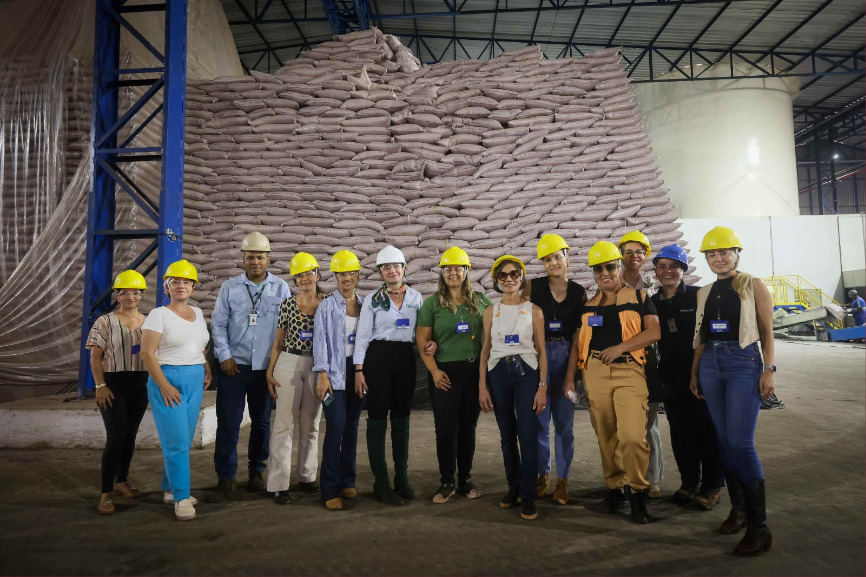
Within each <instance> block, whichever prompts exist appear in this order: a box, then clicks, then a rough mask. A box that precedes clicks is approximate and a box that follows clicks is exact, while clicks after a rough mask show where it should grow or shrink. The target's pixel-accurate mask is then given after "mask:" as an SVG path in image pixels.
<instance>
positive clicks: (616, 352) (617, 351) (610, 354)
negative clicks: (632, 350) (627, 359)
mask: <svg viewBox="0 0 866 577" xmlns="http://www.w3.org/2000/svg"><path fill="white" fill-rule="evenodd" d="M623 352H624V351H623V349H622V344H619V345H614V346H612V347H607V348H606V349H604V350H603V351H601V352H600V353H598V360H600V361H601V362H603V363H604V364H606V365H610V364H611V363H612V362H613V361H614V359H617V358H619V357H621V356H622V354H623Z"/></svg>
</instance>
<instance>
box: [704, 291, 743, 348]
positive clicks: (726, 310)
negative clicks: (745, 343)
mask: <svg viewBox="0 0 866 577" xmlns="http://www.w3.org/2000/svg"><path fill="white" fill-rule="evenodd" d="M733 282H734V277H728V278H723V279H721V280H717V281H716V282H715V283H713V288H711V289H710V294H709V295H708V296H707V302H706V304H705V305H704V322H703V324H702V325H701V342H702V343H706V342H708V341H739V340H740V295H738V294H737V292H736V291H735V290H734V288H733V287H732V286H731V284H732V283H733ZM718 321H727V323H728V326H727V330H726V331H713V330H711V329H712V325H713V323H714V322H716V323H718Z"/></svg>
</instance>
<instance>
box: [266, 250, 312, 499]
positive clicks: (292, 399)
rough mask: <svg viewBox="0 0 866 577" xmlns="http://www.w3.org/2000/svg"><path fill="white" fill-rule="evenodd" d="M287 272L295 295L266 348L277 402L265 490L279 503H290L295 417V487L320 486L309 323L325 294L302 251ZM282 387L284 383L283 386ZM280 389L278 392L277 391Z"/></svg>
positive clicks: (309, 488) (284, 305) (285, 304)
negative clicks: (296, 461) (320, 288)
mask: <svg viewBox="0 0 866 577" xmlns="http://www.w3.org/2000/svg"><path fill="white" fill-rule="evenodd" d="M289 273H290V274H291V275H292V278H294V280H295V286H296V287H297V288H298V289H299V293H298V294H297V295H295V296H290V297H289V298H287V299H286V300H284V301H283V302H282V304H281V305H280V316H279V320H278V321H277V334H276V336H275V337H274V343H273V346H272V347H271V360H270V363H269V364H268V370H267V372H266V373H265V379H267V381H268V389H269V390H270V393H271V396H272V397H273V398H274V400H275V401H276V403H277V405H276V414H275V415H274V426H273V428H272V429H271V464H270V466H269V467H268V469H269V471H268V484H267V490H268V492H269V493H273V494H274V501H275V502H276V503H277V504H278V505H287V504H289V503H291V502H292V498H291V496H290V495H289V479H290V477H291V474H292V432H293V431H294V428H295V419H298V421H299V428H300V433H299V439H298V477H299V478H300V483H299V485H300V488H301V490H303V491H306V492H308V493H313V492H315V491H318V490H319V484H318V483H317V482H316V471H317V469H318V464H319V420H320V419H321V418H322V403H321V400H320V399H319V398H318V397H317V395H316V375H315V373H314V372H313V326H314V321H315V315H316V309H318V307H319V303H321V302H322V299H323V298H324V296H325V295H324V294H323V293H322V291H320V290H319V285H318V281H319V263H318V262H316V258H315V257H314V256H313V255H311V254H309V253H306V252H299V253H297V254H296V255H295V256H294V257H292V260H291V261H290V262H289ZM283 385H285V386H283ZM277 389H279V392H277Z"/></svg>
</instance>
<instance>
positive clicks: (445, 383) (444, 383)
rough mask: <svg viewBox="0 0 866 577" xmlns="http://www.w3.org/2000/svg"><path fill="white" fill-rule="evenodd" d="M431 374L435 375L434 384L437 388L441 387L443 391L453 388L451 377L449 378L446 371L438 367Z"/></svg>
mask: <svg viewBox="0 0 866 577" xmlns="http://www.w3.org/2000/svg"><path fill="white" fill-rule="evenodd" d="M431 376H432V377H433V386H434V387H436V388H437V389H441V390H443V391H447V390H448V389H450V388H451V379H449V378H448V375H446V374H445V371H440V370H439V369H436V370H435V371H432V372H431Z"/></svg>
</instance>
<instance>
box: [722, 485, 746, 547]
mask: <svg viewBox="0 0 866 577" xmlns="http://www.w3.org/2000/svg"><path fill="white" fill-rule="evenodd" d="M725 483H727V485H728V495H729V496H730V497H731V512H730V514H729V515H728V518H727V519H725V520H724V522H723V523H722V526H721V527H719V533H722V534H723V535H733V534H734V533H739V532H740V531H741V530H742V529H743V527H745V526H746V498H745V496H744V495H743V482H742V481H740V475H739V474H738V473H737V472H736V471H725Z"/></svg>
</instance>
